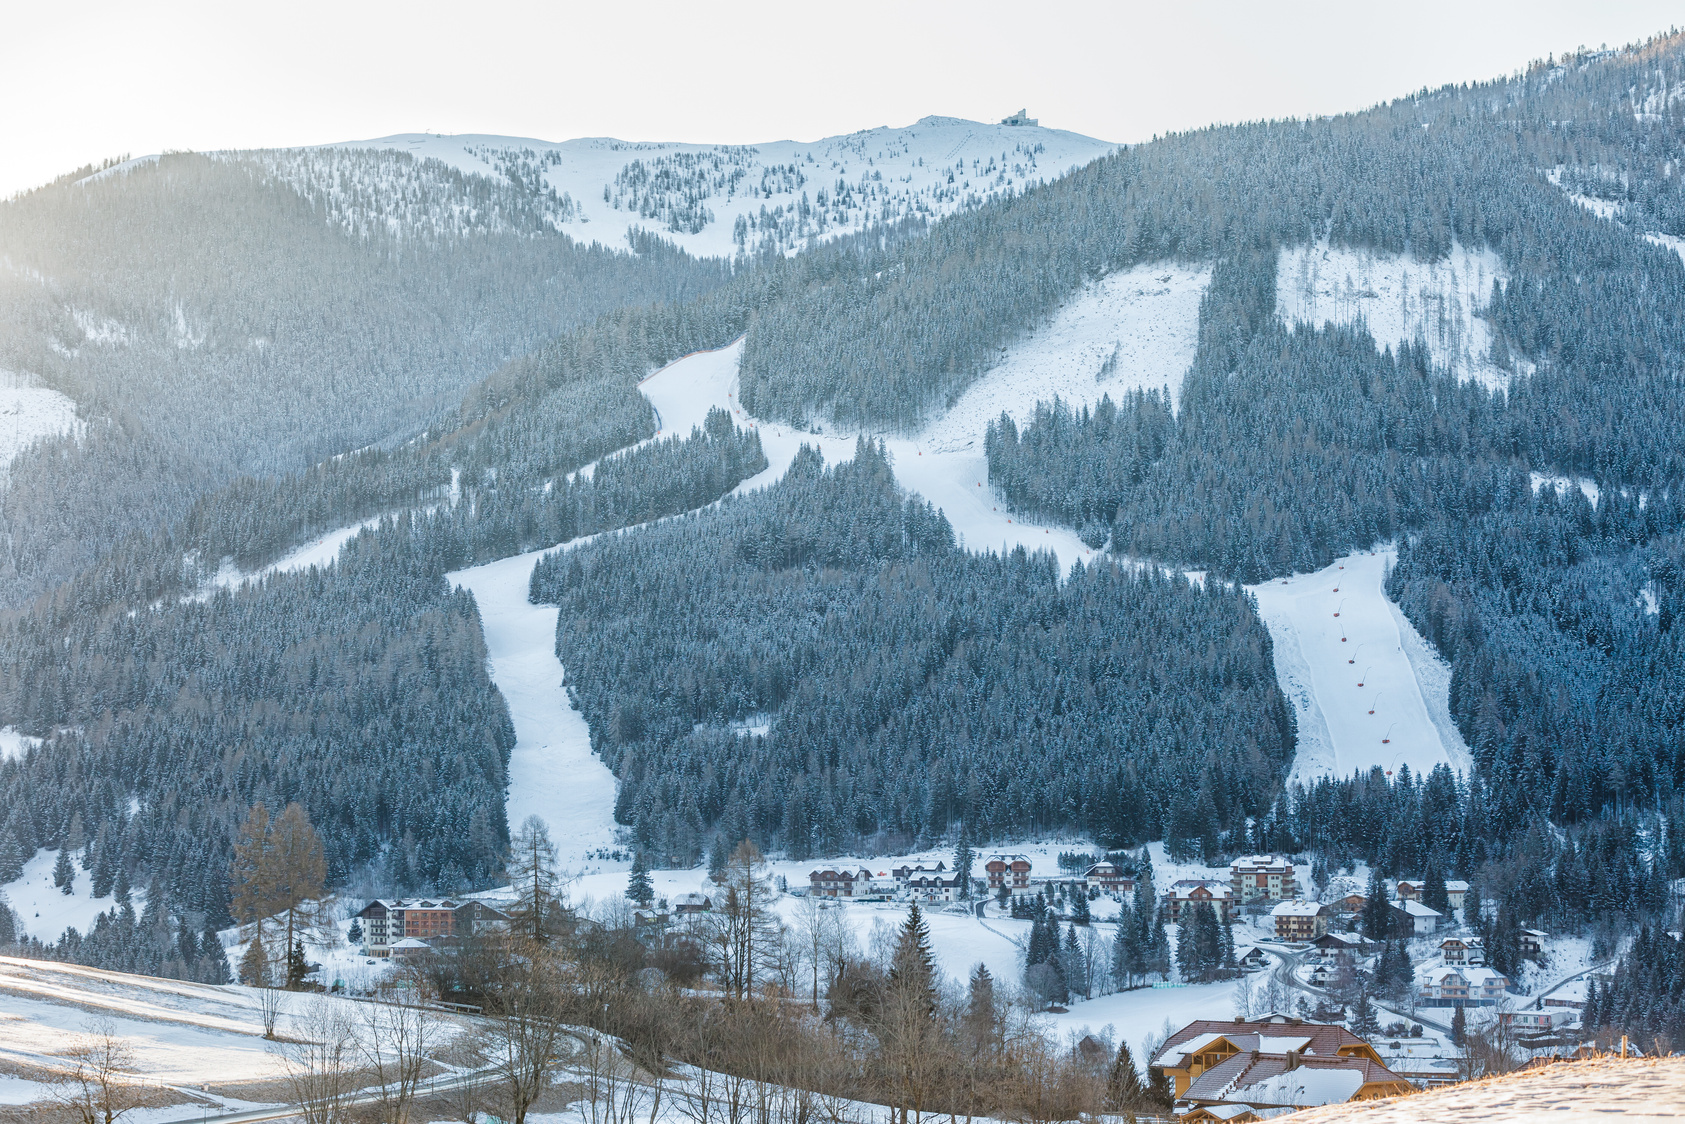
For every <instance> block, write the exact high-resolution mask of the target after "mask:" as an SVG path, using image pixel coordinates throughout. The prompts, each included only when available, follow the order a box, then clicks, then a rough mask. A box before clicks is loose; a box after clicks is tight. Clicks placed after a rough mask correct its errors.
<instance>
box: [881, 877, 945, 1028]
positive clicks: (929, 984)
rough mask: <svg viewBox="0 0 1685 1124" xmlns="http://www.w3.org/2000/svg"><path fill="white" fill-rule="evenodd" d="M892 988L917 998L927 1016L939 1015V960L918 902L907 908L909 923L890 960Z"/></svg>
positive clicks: (906, 922)
mask: <svg viewBox="0 0 1685 1124" xmlns="http://www.w3.org/2000/svg"><path fill="white" fill-rule="evenodd" d="M889 986H890V988H891V989H893V990H896V991H898V992H900V993H901V994H903V995H906V996H915V995H916V996H918V997H919V1001H920V1003H921V1004H922V1005H923V1006H924V1007H925V1008H927V1009H928V1013H930V1014H935V1013H936V957H935V956H934V954H932V952H931V951H930V927H929V926H927V925H926V924H925V923H924V915H923V914H922V913H920V912H919V906H918V903H917V902H914V903H913V904H912V905H911V906H909V907H908V908H907V920H906V921H904V922H902V923H901V934H900V936H899V937H898V938H897V940H896V942H895V953H894V955H892V956H891V957H890V961H889Z"/></svg>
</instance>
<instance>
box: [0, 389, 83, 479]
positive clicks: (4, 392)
mask: <svg viewBox="0 0 1685 1124" xmlns="http://www.w3.org/2000/svg"><path fill="white" fill-rule="evenodd" d="M75 428H76V403H75V402H73V401H71V400H70V399H69V398H67V397H65V396H64V395H62V394H60V393H59V392H58V391H56V390H49V389H48V388H47V387H44V386H37V385H36V384H35V381H34V380H33V379H31V378H30V377H29V376H27V375H21V374H17V373H15V372H13V371H7V370H3V369H0V472H4V471H5V469H6V468H7V466H9V465H10V464H11V463H12V460H13V458H15V457H16V456H17V455H18V454H19V453H21V452H23V451H24V450H25V449H27V448H29V447H30V446H31V445H33V444H35V442H37V441H39V440H41V438H43V437H57V436H58V435H60V434H62V433H70V432H73V431H74V430H75Z"/></svg>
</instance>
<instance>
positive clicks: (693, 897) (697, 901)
mask: <svg viewBox="0 0 1685 1124" xmlns="http://www.w3.org/2000/svg"><path fill="white" fill-rule="evenodd" d="M713 908H714V899H713V898H710V897H709V896H708V895H706V894H697V893H689V894H679V895H677V896H676V897H674V899H673V913H674V915H675V916H678V917H685V916H694V915H695V914H698V913H708V912H711V911H712V910H713Z"/></svg>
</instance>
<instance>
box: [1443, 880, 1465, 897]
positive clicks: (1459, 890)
mask: <svg viewBox="0 0 1685 1124" xmlns="http://www.w3.org/2000/svg"><path fill="white" fill-rule="evenodd" d="M1445 890H1446V892H1447V893H1451V894H1466V893H1468V892H1469V884H1468V883H1467V882H1464V881H1463V880H1462V879H1460V878H1453V879H1451V880H1450V881H1448V882H1446V883H1445Z"/></svg>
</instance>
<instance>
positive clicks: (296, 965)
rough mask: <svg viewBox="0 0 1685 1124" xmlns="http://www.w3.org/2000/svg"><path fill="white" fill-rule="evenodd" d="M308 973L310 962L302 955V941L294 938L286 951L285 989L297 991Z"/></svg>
mask: <svg viewBox="0 0 1685 1124" xmlns="http://www.w3.org/2000/svg"><path fill="white" fill-rule="evenodd" d="M309 974H310V964H309V961H307V960H306V959H305V956H304V942H303V941H302V940H295V941H293V946H292V948H291V949H289V950H288V952H287V990H288V991H297V990H299V989H300V988H302V987H303V986H304V979H305V977H306V976H308V975H309Z"/></svg>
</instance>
